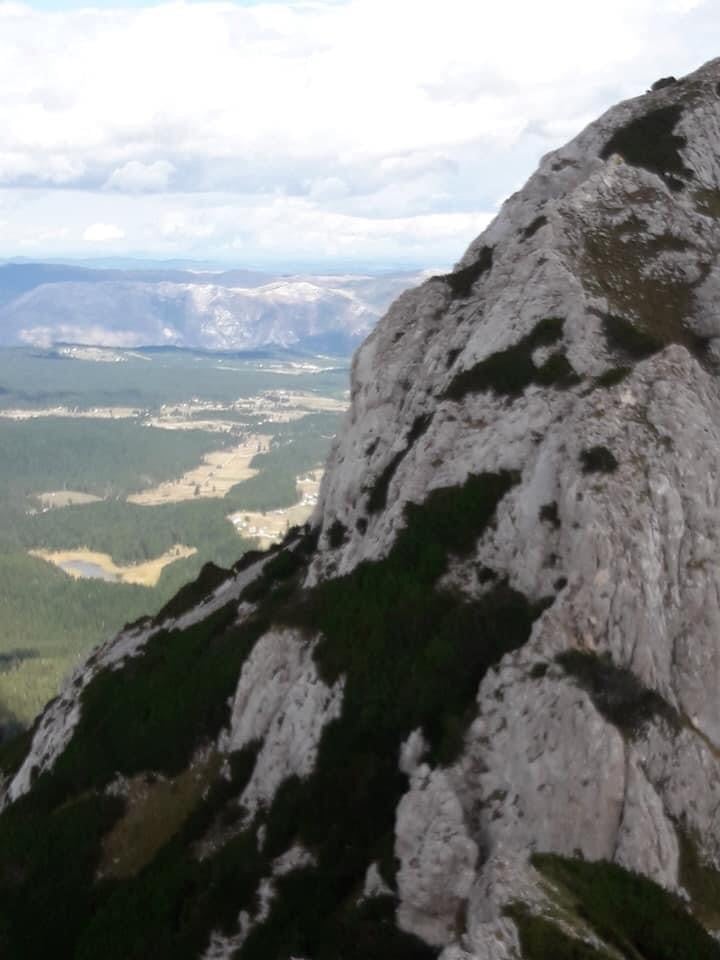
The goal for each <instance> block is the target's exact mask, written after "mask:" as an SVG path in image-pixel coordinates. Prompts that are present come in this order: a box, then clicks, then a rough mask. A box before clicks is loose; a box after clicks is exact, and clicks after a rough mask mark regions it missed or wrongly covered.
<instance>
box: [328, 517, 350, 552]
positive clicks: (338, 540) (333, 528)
mask: <svg viewBox="0 0 720 960" xmlns="http://www.w3.org/2000/svg"><path fill="white" fill-rule="evenodd" d="M327 538H328V544H329V545H330V548H331V549H332V550H337V548H338V547H341V546H342V545H343V544H344V543H345V541H346V540H347V538H348V528H347V527H346V526H345V524H344V523H342V522H341V521H340V520H333V522H332V523H331V525H330V528H329V529H328V533H327Z"/></svg>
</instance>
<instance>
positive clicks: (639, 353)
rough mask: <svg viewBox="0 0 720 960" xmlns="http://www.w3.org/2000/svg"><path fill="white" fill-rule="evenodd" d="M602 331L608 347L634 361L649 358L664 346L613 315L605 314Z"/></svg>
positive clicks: (621, 318) (649, 335)
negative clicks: (619, 351)
mask: <svg viewBox="0 0 720 960" xmlns="http://www.w3.org/2000/svg"><path fill="white" fill-rule="evenodd" d="M603 329H604V331H605V336H606V338H607V341H608V345H609V346H610V347H614V348H615V349H616V350H621V351H622V352H623V353H626V354H628V355H629V356H631V357H633V358H634V359H635V360H643V359H644V358H645V357H650V356H652V354H654V353H657V352H658V351H659V350H662V348H663V347H664V346H665V344H664V343H663V341H662V340H661V339H660V338H659V337H657V336H655V335H654V334H652V333H650V332H648V331H647V330H643V329H640V328H639V327H637V326H636V325H635V324H633V323H632V322H631V321H630V320H627V319H625V317H619V316H616V315H615V314H611V313H608V314H605V316H604V317H603ZM621 369H622V368H621Z"/></svg>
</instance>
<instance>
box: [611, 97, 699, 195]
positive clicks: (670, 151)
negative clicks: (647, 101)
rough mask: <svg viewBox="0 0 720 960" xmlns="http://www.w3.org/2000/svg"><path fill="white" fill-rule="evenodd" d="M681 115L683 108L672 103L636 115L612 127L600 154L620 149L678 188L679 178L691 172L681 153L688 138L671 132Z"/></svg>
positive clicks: (635, 163)
mask: <svg viewBox="0 0 720 960" xmlns="http://www.w3.org/2000/svg"><path fill="white" fill-rule="evenodd" d="M681 116H682V108H681V107H680V106H678V105H676V104H674V105H672V106H669V107H658V108H657V109H655V110H651V111H649V113H646V114H643V115H642V116H639V117H635V119H633V120H630V121H629V122H628V123H626V124H625V125H624V126H622V127H619V128H618V129H617V130H616V131H615V133H614V134H613V135H612V137H610V139H609V140H608V142H607V143H606V144H605V146H604V147H603V149H602V150H601V152H600V156H601V157H602V158H603V160H607V159H608V157H610V156H611V155H612V154H613V153H619V154H620V156H621V157H622V158H623V159H624V160H625V162H626V163H629V164H632V166H635V167H644V169H645V170H649V171H650V172H651V173H656V174H657V175H658V176H660V177H662V178H663V180H664V181H665V182H666V183H667V185H668V186H669V187H670V188H671V189H672V190H681V189H682V187H683V186H684V184H683V182H682V180H681V179H679V178H680V177H685V178H687V177H692V176H693V171H692V170H690V169H689V168H688V167H686V166H685V164H684V163H683V159H682V156H681V155H680V150H681V149H682V148H683V147H684V146H685V145H686V144H687V138H686V137H682V136H678V135H676V134H675V133H674V132H673V131H674V130H675V127H676V126H677V124H678V121H679V120H680V117H681Z"/></svg>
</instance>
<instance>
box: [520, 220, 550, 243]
mask: <svg viewBox="0 0 720 960" xmlns="http://www.w3.org/2000/svg"><path fill="white" fill-rule="evenodd" d="M547 223H548V218H547V217H545V216H543V215H542V214H541V215H540V216H539V217H535V219H534V220H533V221H532V222H531V223H529V224H528V225H527V227H525V229H524V230H523V231H522V239H523V240H529V239H530V237H534V236H535V234H536V233H537V232H538V230H540V229H541V228H542V227H545V226H547Z"/></svg>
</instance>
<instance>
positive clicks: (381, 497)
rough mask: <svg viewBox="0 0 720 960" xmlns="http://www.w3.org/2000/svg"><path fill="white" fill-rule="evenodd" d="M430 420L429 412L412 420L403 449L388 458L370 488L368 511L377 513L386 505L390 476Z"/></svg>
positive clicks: (424, 430)
mask: <svg viewBox="0 0 720 960" xmlns="http://www.w3.org/2000/svg"><path fill="white" fill-rule="evenodd" d="M431 421H432V416H431V415H429V414H421V415H420V416H418V417H416V418H415V420H414V421H413V423H412V426H411V427H410V429H409V431H408V434H407V437H406V438H405V447H404V449H402V450H400V451H399V452H398V453H396V454H395V455H394V456H393V457H392V458H391V459H390V461H389V462H388V463H387V465H386V466H385V468H384V469H383V471H382V473H381V474H380V475H379V477H378V478H377V480H376V481H375V483H374V484H373V486H372V487H371V489H370V496H369V497H368V502H367V508H368V510H369V512H370V513H379V512H380V511H381V510H384V509H385V507H386V506H387V496H388V490H389V489H390V483H391V481H392V478H393V477H394V476H395V474H396V472H397V469H398V467H399V466H400V464H401V463H402V462H403V460H404V459H405V457H406V456H407V455H408V453H410V451H411V450H412V448H413V445H414V444H415V443H416V442H417V441H418V440H419V439H420V437H422V435H423V434H424V433H425V432H426V430H427V428H428V427H429V426H430V423H431Z"/></svg>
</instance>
